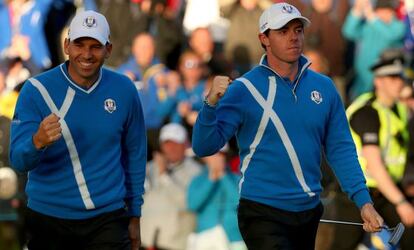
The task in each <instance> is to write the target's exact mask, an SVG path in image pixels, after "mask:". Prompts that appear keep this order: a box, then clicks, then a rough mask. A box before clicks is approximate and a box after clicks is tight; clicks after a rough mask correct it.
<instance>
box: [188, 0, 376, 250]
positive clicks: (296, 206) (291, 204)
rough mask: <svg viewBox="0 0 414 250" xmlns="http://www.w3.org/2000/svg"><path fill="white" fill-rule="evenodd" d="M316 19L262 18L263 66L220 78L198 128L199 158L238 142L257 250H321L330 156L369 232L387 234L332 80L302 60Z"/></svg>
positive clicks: (245, 210) (288, 13)
mask: <svg viewBox="0 0 414 250" xmlns="http://www.w3.org/2000/svg"><path fill="white" fill-rule="evenodd" d="M309 24H310V21H309V20H308V19H307V18H305V17H303V16H302V15H301V14H300V12H299V11H298V10H297V9H296V8H295V7H294V6H292V5H289V4H287V3H277V4H273V5H272V6H271V7H270V8H268V9H267V10H265V11H264V12H263V14H262V16H261V17H260V24H259V29H260V34H259V40H260V43H261V44H262V46H263V48H264V49H265V52H266V54H265V55H264V56H263V57H262V59H261V62H260V65H258V66H257V67H255V68H253V69H252V70H250V71H249V72H247V73H246V74H245V75H243V77H241V78H238V79H236V80H235V81H233V82H232V84H231V85H229V84H230V82H231V80H230V79H229V78H228V77H224V76H219V77H216V78H215V79H214V82H213V85H212V87H211V89H210V91H209V93H208V95H207V96H206V98H205V104H204V106H203V108H202V109H201V111H200V113H199V116H198V119H197V122H196V124H195V126H194V130H193V149H194V152H195V153H196V154H197V155H198V156H206V155H211V154H214V153H215V152H217V151H218V150H219V149H220V148H221V147H222V146H223V145H224V144H225V143H226V141H228V140H229V139H230V138H231V137H232V136H233V135H236V138H237V141H238V145H239V154H240V160H241V166H240V168H241V172H242V178H241V180H240V184H239V188H240V195H241V200H240V203H239V210H238V219H239V227H240V231H241V234H242V236H243V239H244V240H245V242H246V244H247V247H248V248H249V249H301V250H303V249H314V244H315V235H316V232H317V228H318V223H319V219H320V217H321V215H322V212H323V207H322V204H321V202H320V193H321V189H322V188H321V184H320V179H321V172H320V163H321V160H320V159H321V153H322V150H324V151H325V153H326V155H327V159H328V161H329V163H330V165H331V166H332V167H333V170H334V171H335V173H336V176H337V177H338V179H339V181H340V183H341V186H342V188H343V190H344V191H345V192H346V193H347V194H348V196H349V198H350V199H352V200H353V201H354V202H355V203H356V205H357V206H358V207H359V209H360V211H361V217H362V220H363V223H364V229H365V230H366V231H368V232H375V231H379V230H380V226H381V225H382V223H383V219H382V218H381V216H379V215H378V213H377V212H376V211H375V209H374V207H373V205H372V200H371V198H370V196H369V193H368V190H367V187H366V185H365V179H364V176H363V173H362V171H361V168H360V166H359V163H358V159H357V155H356V150H355V146H354V143H353V140H352V137H351V134H350V131H349V126H348V122H347V119H346V116H345V112H344V107H343V104H342V101H341V98H340V96H339V94H338V93H337V91H336V89H335V87H334V84H333V82H332V80H331V79H329V78H328V77H326V76H323V75H321V74H318V73H316V72H314V71H312V70H310V69H308V67H309V65H310V62H309V61H308V60H307V59H306V58H305V57H304V56H302V51H303V41H304V27H305V26H307V25H309Z"/></svg>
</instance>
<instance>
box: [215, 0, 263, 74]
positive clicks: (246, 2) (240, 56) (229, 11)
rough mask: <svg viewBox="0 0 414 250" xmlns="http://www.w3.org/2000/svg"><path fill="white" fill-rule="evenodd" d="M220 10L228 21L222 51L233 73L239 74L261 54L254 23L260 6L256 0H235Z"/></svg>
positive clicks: (250, 66)
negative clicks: (232, 68) (230, 63)
mask: <svg viewBox="0 0 414 250" xmlns="http://www.w3.org/2000/svg"><path fill="white" fill-rule="evenodd" d="M221 10H222V12H223V17H225V18H227V19H229V21H230V26H229V29H228V33H227V40H226V42H225V44H224V53H225V55H226V58H227V60H229V61H230V62H232V64H233V65H234V70H235V71H236V73H235V75H236V76H239V75H242V74H244V73H245V72H247V71H248V70H250V69H251V68H252V67H253V65H255V64H256V62H258V61H259V60H260V57H261V56H262V54H263V50H262V48H261V47H260V44H258V43H257V34H258V33H259V29H258V27H257V25H256V24H257V22H258V21H259V17H260V14H261V13H262V8H261V7H260V6H259V5H258V0H237V1H235V2H234V3H232V4H230V5H228V6H224V7H222V9H221Z"/></svg>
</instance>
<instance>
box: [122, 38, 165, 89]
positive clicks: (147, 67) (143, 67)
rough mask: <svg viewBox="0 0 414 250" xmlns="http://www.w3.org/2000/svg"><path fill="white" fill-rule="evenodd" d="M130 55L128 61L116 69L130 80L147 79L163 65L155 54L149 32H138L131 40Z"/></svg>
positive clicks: (162, 67)
mask: <svg viewBox="0 0 414 250" xmlns="http://www.w3.org/2000/svg"><path fill="white" fill-rule="evenodd" d="M131 51H132V55H131V56H130V57H129V59H128V61H127V62H125V63H123V64H122V65H120V66H119V67H118V69H117V70H118V71H119V72H121V73H123V74H125V75H126V76H128V77H129V78H130V79H131V80H132V81H142V82H145V81H148V79H149V78H150V77H152V76H154V75H155V74H157V73H159V72H160V71H162V70H163V69H164V65H163V64H161V63H160V60H159V59H158V58H157V56H156V55H155V42H154V39H153V37H152V35H150V34H149V33H139V34H138V35H136V36H135V38H134V40H133V42H132V50H131Z"/></svg>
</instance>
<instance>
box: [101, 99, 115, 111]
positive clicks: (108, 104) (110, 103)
mask: <svg viewBox="0 0 414 250" xmlns="http://www.w3.org/2000/svg"><path fill="white" fill-rule="evenodd" d="M104 107H105V110H106V111H108V113H110V114H112V113H113V112H114V111H115V110H116V103H115V101H114V100H112V99H110V98H109V99H106V100H105V102H104Z"/></svg>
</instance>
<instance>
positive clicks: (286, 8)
mask: <svg viewBox="0 0 414 250" xmlns="http://www.w3.org/2000/svg"><path fill="white" fill-rule="evenodd" d="M282 12H284V13H289V14H290V13H292V12H293V8H292V6H291V5H284V6H283V7H282Z"/></svg>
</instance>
